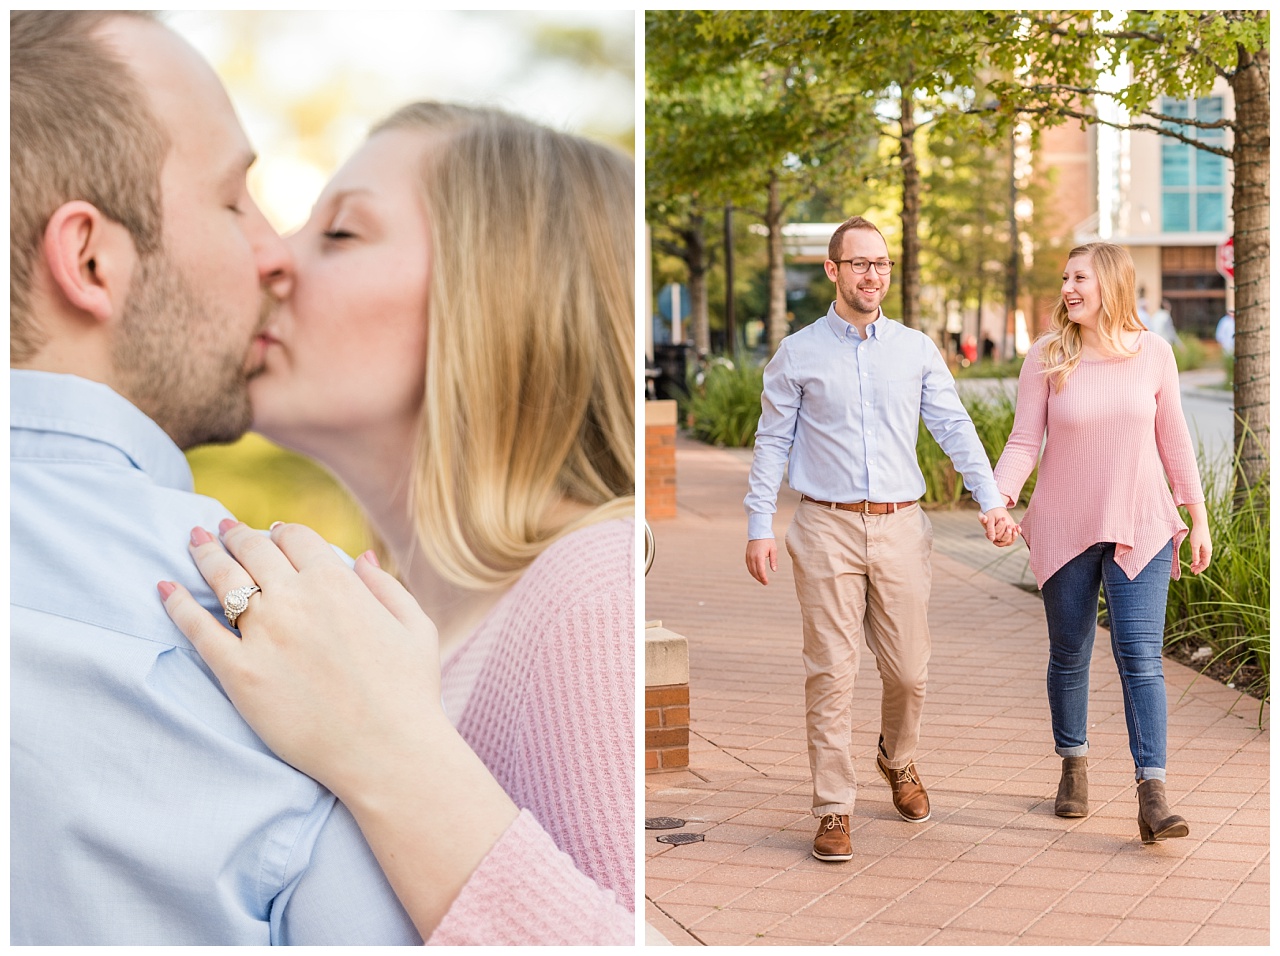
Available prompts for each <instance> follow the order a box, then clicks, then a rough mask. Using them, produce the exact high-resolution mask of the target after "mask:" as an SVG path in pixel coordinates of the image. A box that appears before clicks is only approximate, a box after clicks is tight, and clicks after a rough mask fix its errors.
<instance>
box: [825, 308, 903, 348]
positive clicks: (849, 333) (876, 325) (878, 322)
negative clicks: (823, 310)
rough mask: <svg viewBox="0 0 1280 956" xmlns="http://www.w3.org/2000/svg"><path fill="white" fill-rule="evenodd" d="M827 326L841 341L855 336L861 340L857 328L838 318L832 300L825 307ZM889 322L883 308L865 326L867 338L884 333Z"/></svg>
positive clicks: (878, 336)
mask: <svg viewBox="0 0 1280 956" xmlns="http://www.w3.org/2000/svg"><path fill="white" fill-rule="evenodd" d="M826 320H827V326H828V328H830V329H831V331H832V332H834V333H835V336H836V338H838V339H840V340H841V341H843V340H844V339H846V338H850V337H852V338H855V339H859V340H861V338H862V336H860V335H859V334H858V330H857V329H855V328H854V327H853V326H852V325H850V324H849V323H848V322H846V321H845V320H844V319H842V318H840V314H839V313H838V312H836V304H835V302H832V303H831V305H829V306H828V307H827V314H826ZM888 325H889V322H888V320H887V319H886V317H885V314H884V309H881V310H880V314H879V315H878V316H876V319H875V321H874V322H872V323H871V324H870V325H868V326H867V338H877V339H878V338H880V337H881V336H882V335H884V330H885V329H886V328H887V327H888Z"/></svg>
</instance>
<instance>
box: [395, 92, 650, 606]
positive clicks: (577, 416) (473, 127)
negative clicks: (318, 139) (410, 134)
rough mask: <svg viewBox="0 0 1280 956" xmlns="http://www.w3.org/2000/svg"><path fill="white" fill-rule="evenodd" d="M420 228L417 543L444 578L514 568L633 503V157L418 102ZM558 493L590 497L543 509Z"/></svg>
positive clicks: (509, 574)
mask: <svg viewBox="0 0 1280 956" xmlns="http://www.w3.org/2000/svg"><path fill="white" fill-rule="evenodd" d="M389 129H397V130H422V131H423V132H425V133H428V134H431V135H430V137H429V138H428V139H427V140H426V141H425V146H424V151H423V164H422V180H421V181H422V189H423V200H424V203H425V207H426V212H427V220H428V222H429V228H430V235H431V250H432V268H431V279H430V287H429V291H428V294H427V303H426V321H427V325H428V330H427V360H426V369H425V374H426V388H425V394H424V397H423V405H422V414H421V417H420V424H419V430H418V436H417V448H416V449H415V455H414V464H413V472H412V492H411V510H412V520H413V521H414V524H415V528H416V531H417V534H418V537H419V541H420V542H421V544H422V549H423V551H424V553H425V554H426V555H427V556H428V557H429V559H430V560H431V561H432V562H433V564H434V565H435V567H436V569H437V570H438V571H439V572H440V573H441V574H442V575H443V576H444V577H445V578H446V579H448V580H449V581H450V582H452V583H453V584H455V585H460V586H463V587H470V588H485V587H498V586H502V585H505V584H509V583H510V582H512V581H514V580H515V578H517V577H518V576H519V575H520V573H521V572H522V571H523V570H524V569H525V568H526V567H528V565H529V564H530V563H531V562H532V561H533V560H534V559H535V558H536V557H537V556H538V555H539V554H540V553H541V552H542V551H543V550H544V549H545V548H546V547H547V546H548V545H549V544H550V543H551V542H552V541H554V540H556V539H557V538H559V537H561V536H563V535H564V534H567V533H568V532H570V531H572V530H575V529H576V528H580V527H583V526H585V525H587V524H590V523H593V522H595V521H600V520H604V519H606V518H611V517H620V516H623V515H629V514H632V513H634V505H635V499H634V494H635V394H636V386H635V371H634V367H635V365H634V345H633V341H634V325H635V320H634V313H635V287H634V269H635V218H634V217H635V166H634V162H633V161H632V160H631V159H630V158H629V157H627V156H625V155H623V154H622V153H621V152H619V151H617V150H615V149H612V148H609V147H606V146H603V145H600V144H597V143H592V142H590V141H588V140H585V139H582V138H580V137H577V136H571V135H568V134H565V133H559V132H555V131H554V130H550V129H547V128H545V127H543V126H539V125H537V124H535V123H531V122H529V121H527V120H524V119H520V118H518V117H515V116H511V115H509V114H506V113H503V112H501V111H498V110H491V109H481V108H471V107H460V106H452V105H447V104H440V103H414V104H411V105H409V106H406V107H404V108H402V109H400V110H398V111H397V112H396V113H394V114H392V115H391V116H390V117H389V118H387V119H386V120H385V121H383V122H382V123H381V124H379V125H378V126H377V127H375V129H374V131H373V133H372V134H371V135H377V133H379V132H381V131H383V130H389ZM562 499H567V500H568V501H570V502H574V503H577V504H579V505H585V506H587V507H588V508H589V509H590V510H589V511H587V512H586V513H585V514H580V515H579V516H578V517H576V518H575V519H573V520H566V519H563V518H561V519H559V520H553V519H552V517H551V516H552V513H553V511H554V509H555V507H556V505H557V503H558V502H560V501H561V500H562Z"/></svg>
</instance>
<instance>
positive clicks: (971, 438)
mask: <svg viewBox="0 0 1280 956" xmlns="http://www.w3.org/2000/svg"><path fill="white" fill-rule="evenodd" d="M760 404H761V414H760V425H759V427H758V428H757V429H756V447H755V455H754V457H753V458H752V461H751V477H750V483H749V491H748V493H747V497H746V499H745V500H744V502H743V505H744V507H745V508H746V511H747V537H748V538H751V539H755V538H772V537H773V515H774V512H776V511H777V500H778V487H779V485H781V484H782V475H783V472H784V471H786V472H787V481H788V483H789V484H790V485H791V487H792V488H793V489H794V490H796V491H798V492H800V493H801V494H805V495H808V496H809V497H810V498H817V499H818V500H819V501H840V502H846V501H878V502H889V501H914V500H915V499H917V498H919V497H920V496H921V495H923V494H924V475H922V474H921V473H920V465H919V462H918V461H917V460H916V436H917V434H918V432H919V427H920V419H921V417H923V418H924V423H925V427H927V428H928V429H929V433H930V434H931V435H933V437H934V438H935V439H937V441H938V444H939V445H941V446H942V450H943V451H945V452H946V453H947V455H948V457H950V459H951V462H952V464H954V465H955V467H956V471H958V472H960V474H961V475H963V476H964V483H965V487H967V488H968V489H969V490H970V491H971V492H972V493H973V496H974V498H976V499H977V501H978V504H979V505H981V506H982V509H983V510H984V511H989V510H991V509H992V508H1000V507H1003V506H1004V497H1003V496H1002V495H1001V494H1000V492H999V491H998V490H997V489H996V483H995V479H994V478H992V476H991V463H990V462H989V461H988V460H987V454H986V451H984V450H983V447H982V442H980V441H979V440H978V433H977V431H976V429H974V427H973V422H972V420H970V418H969V415H968V413H967V412H966V411H965V410H964V406H963V405H962V404H960V397H959V396H958V395H957V394H956V386H955V380H954V379H952V377H951V373H950V372H949V371H947V365H946V362H944V361H943V359H942V355H941V354H940V353H939V352H938V347H937V346H936V345H934V343H933V340H932V339H930V338H929V337H928V336H927V335H925V334H924V333H922V332H918V331H916V330H915V329H909V328H907V327H906V326H905V325H903V324H902V323H900V322H894V321H892V320H891V319H888V318H886V317H885V315H884V313H883V312H881V313H880V317H879V318H877V319H876V320H875V321H874V322H872V323H871V324H870V325H868V326H867V336H866V338H863V337H862V336H860V335H859V334H858V330H857V329H856V328H854V327H853V326H852V325H850V324H849V323H848V322H846V321H845V320H844V319H842V318H840V316H839V315H837V314H836V308H835V303H834V302H833V303H831V307H830V308H829V309H828V310H827V314H826V315H825V316H824V317H823V318H821V319H819V320H818V321H817V322H815V323H813V324H812V325H809V326H806V327H805V328H803V329H801V330H800V331H799V332H796V333H794V334H792V335H788V336H787V337H786V338H785V339H783V340H782V344H781V345H780V346H779V347H778V351H777V353H776V354H775V355H774V356H773V358H772V359H771V360H770V361H769V364H768V365H767V366H766V367H765V370H764V394H763V395H762V396H761V400H760Z"/></svg>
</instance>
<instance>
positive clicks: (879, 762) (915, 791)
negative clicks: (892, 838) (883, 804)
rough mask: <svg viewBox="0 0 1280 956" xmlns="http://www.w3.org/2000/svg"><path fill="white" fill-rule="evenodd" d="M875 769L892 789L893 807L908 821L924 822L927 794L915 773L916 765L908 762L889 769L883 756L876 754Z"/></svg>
mask: <svg viewBox="0 0 1280 956" xmlns="http://www.w3.org/2000/svg"><path fill="white" fill-rule="evenodd" d="M876 769H877V770H879V771H880V776H882V777H884V779H885V780H886V781H888V783H889V786H890V787H891V788H892V789H893V808H894V809H895V810H897V811H898V815H899V816H900V817H902V819H904V820H906V821H907V822H908V823H924V821H925V820H928V819H929V814H930V812H931V811H930V810H929V794H927V793H925V789H924V784H922V783H921V782H920V777H919V776H918V775H917V774H916V765H915V764H914V763H909V764H907V765H906V766H905V767H903V768H902V769H901V770H890V769H889V768H888V767H886V766H885V764H884V757H882V756H880V755H879V754H877V755H876Z"/></svg>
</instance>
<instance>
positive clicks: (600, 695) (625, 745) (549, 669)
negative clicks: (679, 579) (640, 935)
mask: <svg viewBox="0 0 1280 956" xmlns="http://www.w3.org/2000/svg"><path fill="white" fill-rule="evenodd" d="M635 633H636V622H635V522H634V520H632V519H623V520H614V521H606V522H601V523H599V524H595V525H591V526H589V527H587V528H584V529H582V530H581V531H576V532H574V533H572V534H570V535H568V536H567V537H565V538H563V539H561V540H560V541H557V542H556V543H555V544H553V545H552V546H551V547H549V548H548V549H547V550H546V551H545V552H544V553H543V554H542V555H541V556H540V557H539V558H538V559H537V560H536V561H535V562H534V563H533V564H532V565H531V566H530V567H529V569H528V570H527V571H525V573H524V574H523V575H522V576H521V577H520V579H519V580H518V581H517V582H516V584H515V585H514V586H513V587H512V588H511V590H510V591H509V592H508V593H507V594H506V595H504V596H503V598H502V599H501V600H500V601H499V602H498V604H497V605H495V606H494V608H493V610H492V611H491V612H490V613H489V615H488V616H487V617H486V618H485V620H484V621H483V622H482V623H481V625H480V627H479V628H478V629H477V630H476V632H475V633H474V634H472V635H471V636H470V637H469V638H468V639H467V641H466V643H464V644H463V645H462V646H461V647H460V648H459V649H458V651H457V653H455V654H454V655H453V656H451V657H450V658H449V660H448V661H447V662H446V663H445V665H444V667H443V669H442V680H443V692H444V696H445V703H446V710H447V711H450V712H451V713H452V712H454V711H453V710H452V709H451V708H450V707H449V706H448V705H449V699H450V696H451V695H452V696H453V697H454V699H455V700H457V699H459V698H460V697H461V696H465V699H466V703H465V705H464V706H463V708H462V713H461V716H460V718H459V719H458V721H457V727H458V731H459V733H461V734H462V736H463V737H464V738H465V739H466V741H467V742H468V743H469V744H470V745H471V747H472V749H473V750H475V752H476V753H477V754H478V755H479V757H480V759H481V760H483V761H484V763H485V765H486V766H487V767H488V768H489V771H490V773H492V774H493V775H494V777H496V778H497V780H498V783H500V784H501V785H502V788H503V789H504V790H506V792H507V793H508V795H510V797H511V798H512V800H514V801H515V803H516V805H517V806H518V807H520V816H519V817H518V818H517V819H516V821H515V822H514V823H513V824H512V825H511V826H510V827H509V828H508V829H507V831H506V833H504V834H503V835H502V837H500V838H499V840H498V842H497V843H496V844H495V845H494V847H493V849H492V850H490V852H489V854H488V856H486V857H485V859H484V860H483V861H482V862H481V864H480V866H479V868H477V870H476V871H475V873H474V874H472V876H471V879H470V880H469V881H468V882H467V884H466V885H465V886H464V887H463V889H462V892H461V893H460V894H459V895H458V898H457V899H456V900H455V901H454V903H453V906H452V907H451V908H450V909H449V912H448V913H447V914H446V915H445V918H444V920H443V921H442V922H441V924H440V926H439V927H437V928H436V931H435V932H434V933H433V934H432V935H431V938H430V939H429V940H428V942H429V943H431V944H432V945H462V944H480V945H485V944H487V945H494V946H503V945H522V944H524V945H530V944H540V945H574V944H579V945H580V944H597V945H599V944H612V945H633V944H634V943H635V936H636V933H635V927H636V922H635V915H634V906H635V902H634V895H633V894H634V889H633V888H634V881H635V836H634V833H635V812H634V807H635V748H634V741H635V730H634V727H635V716H634V714H635V653H636V652H635ZM473 683H474V686H472V684H473Z"/></svg>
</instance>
